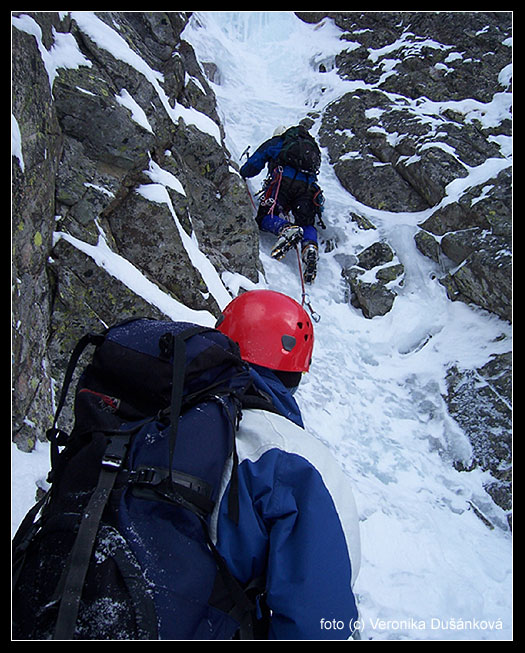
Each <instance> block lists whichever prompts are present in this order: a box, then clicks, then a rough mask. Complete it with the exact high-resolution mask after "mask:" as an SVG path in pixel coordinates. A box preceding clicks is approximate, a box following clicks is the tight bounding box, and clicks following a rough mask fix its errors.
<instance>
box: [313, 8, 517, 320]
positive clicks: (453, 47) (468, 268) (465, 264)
mask: <svg viewBox="0 0 525 653" xmlns="http://www.w3.org/2000/svg"><path fill="white" fill-rule="evenodd" d="M325 16H330V17H331V18H333V20H334V21H335V23H336V24H337V25H338V26H339V27H340V28H341V29H343V30H344V33H343V35H342V37H341V38H342V39H345V40H347V41H348V42H349V47H348V49H347V50H346V51H344V52H342V53H341V54H340V55H338V57H337V58H336V65H337V68H338V72H339V74H340V75H341V77H342V78H343V79H346V80H349V81H359V82H361V81H364V82H366V84H367V87H366V88H363V85H362V84H359V85H358V86H357V87H356V90H355V91H353V92H349V93H347V94H345V95H343V96H342V97H340V98H338V99H337V100H335V101H334V102H333V103H332V104H331V105H330V106H329V107H328V109H327V110H326V111H325V113H324V115H323V124H322V128H321V130H320V138H321V143H322V145H323V146H324V147H326V148H327V151H328V154H329V157H330V162H331V163H332V164H333V166H334V170H335V173H336V175H337V177H338V178H339V180H340V182H341V184H342V185H343V187H344V188H346V189H347V190H348V191H349V192H350V193H351V194H352V195H353V196H354V197H355V198H356V199H357V200H358V201H359V202H361V203H363V204H365V205H366V206H369V207H372V208H375V209H380V210H385V211H393V212H403V211H409V212H417V211H426V210H428V209H432V211H431V213H432V214H431V216H430V217H429V218H427V219H426V220H424V221H422V222H421V224H420V225H419V226H420V228H421V230H420V231H419V232H418V233H417V234H416V236H415V238H416V243H417V245H418V247H419V249H420V251H421V252H422V253H424V254H425V255H426V256H429V257H430V258H432V259H434V260H435V261H439V260H440V259H444V260H446V261H448V260H449V259H450V261H451V262H452V263H454V264H455V265H451V264H449V265H448V266H447V267H448V268H449V270H448V272H447V273H446V274H444V275H443V278H442V283H443V284H444V285H445V286H446V288H447V292H448V294H449V297H450V299H452V300H462V301H465V302H468V303H473V304H476V305H478V306H481V307H482V308H484V309H486V310H488V311H491V312H494V313H496V314H497V315H499V316H500V317H502V318H503V319H505V320H510V319H511V317H512V307H511V250H512V237H511V232H512V213H511V183H512V175H511V168H510V162H509V161H508V160H507V159H506V151H507V148H508V147H509V143H510V138H511V124H510V121H509V120H502V121H501V120H496V119H494V118H493V117H492V116H491V113H490V106H491V105H494V104H496V103H498V102H502V103H503V104H505V102H507V101H510V99H508V100H507V99H506V98H507V96H509V98H510V93H508V91H509V90H510V81H509V79H510V78H509V74H510V65H511V60H512V52H511V47H510V37H511V15H510V14H509V13H508V12H501V13H498V12H454V13H451V14H450V13H449V14H447V13H445V14H442V13H440V12H439V13H435V12H373V13H360V12H337V13H323V12H308V13H307V14H306V13H303V14H300V17H301V18H303V19H305V20H309V21H312V22H314V21H317V20H320V19H321V18H323V17H325ZM436 104H439V105H440V118H441V119H440V120H435V119H434V118H431V117H430V111H426V110H425V106H427V105H428V106H429V107H430V106H432V107H433V108H435V106H436ZM489 167H490V169H491V171H490V172H488V173H487V174H485V175H483V174H482V176H483V177H484V180H483V182H482V183H480V184H474V185H473V186H472V187H471V188H469V190H468V192H467V193H464V194H462V195H461V197H460V198H459V199H456V196H455V194H454V188H453V182H456V183H457V180H461V179H465V178H466V177H467V175H468V174H469V172H470V171H471V170H472V169H474V168H478V169H479V171H480V173H482V169H483V168H485V169H487V168H489ZM492 171H493V172H492Z"/></svg>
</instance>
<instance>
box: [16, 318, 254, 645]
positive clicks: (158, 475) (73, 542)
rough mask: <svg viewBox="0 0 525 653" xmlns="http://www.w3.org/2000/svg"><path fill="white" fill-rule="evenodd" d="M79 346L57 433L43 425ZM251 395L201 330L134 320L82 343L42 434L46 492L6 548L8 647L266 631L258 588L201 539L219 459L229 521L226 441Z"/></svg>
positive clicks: (231, 454)
mask: <svg viewBox="0 0 525 653" xmlns="http://www.w3.org/2000/svg"><path fill="white" fill-rule="evenodd" d="M88 344H93V345H95V347H96V349H95V352H94V354H93V357H92V359H91V363H90V364H89V365H88V366H87V368H86V369H85V370H84V371H83V373H82V375H81V377H80V381H79V383H78V387H77V391H76V396H75V406H74V409H75V415H74V417H75V420H74V427H73V429H72V431H71V433H70V434H66V433H65V432H63V431H61V430H60V429H59V428H58V426H57V420H58V417H59V414H60V412H61V410H62V407H63V405H64V402H65V398H66V394H67V389H68V386H69V385H70V382H71V378H72V375H73V371H74V369H75V366H76V364H77V361H78V358H79V357H80V355H81V353H82V351H83V350H84V348H85V347H86V346H87V345H88ZM252 390H253V388H252V383H251V377H250V374H249V370H248V368H247V365H246V363H244V362H243V361H242V360H241V358H240V355H239V350H238V346H237V345H236V343H234V342H232V341H231V340H230V339H229V338H228V337H227V336H225V335H223V334H222V333H220V332H219V331H217V330H215V329H211V328H206V327H201V326H197V325H192V324H187V323H180V322H168V321H157V320H151V319H139V320H133V321H129V322H126V323H123V324H120V325H117V326H115V327H112V328H110V329H108V330H107V331H106V332H105V333H104V334H102V335H87V336H85V337H84V338H82V340H81V341H80V342H79V343H78V344H77V346H76V348H75V350H74V351H73V353H72V356H71V359H70V363H69V366H68V369H67V371H66V375H65V380H64V385H63V388H62V393H61V396H60V400H59V404H58V408H57V412H56V415H55V420H54V425H53V427H52V428H51V429H49V431H48V432H47V436H48V438H49V440H50V442H51V454H52V455H51V463H52V465H51V472H50V475H49V479H48V480H49V481H50V483H51V489H50V490H49V492H48V493H47V494H46V496H45V497H44V498H43V499H42V500H41V501H40V502H38V503H37V504H36V505H35V506H34V507H33V508H32V509H31V510H30V511H29V512H28V514H27V515H26V517H25V519H24V520H23V522H22V524H21V525H20V527H19V529H18V532H17V533H16V535H15V538H14V540H13V604H12V608H13V638H14V639H62V640H69V639H88V640H91V639H100V640H102V639H114V640H118V639H150V640H151V639H231V638H233V637H241V638H252V637H254V636H255V631H254V628H255V626H256V625H258V626H262V627H263V628H265V627H266V626H265V625H263V622H256V620H255V617H254V610H255V607H254V606H255V603H254V598H255V595H257V594H259V593H261V591H262V590H261V588H260V587H259V586H258V584H257V583H254V584H253V587H250V588H243V587H241V586H240V584H239V583H238V582H237V580H236V579H235V578H234V577H233V576H232V575H231V573H230V572H229V570H228V568H227V566H226V564H225V562H224V560H223V559H222V557H221V556H220V555H219V553H218V551H217V550H216V548H215V546H214V544H213V542H212V539H211V537H210V534H209V530H208V527H209V523H210V516H211V514H212V511H213V509H214V506H215V502H216V500H217V498H218V492H219V487H220V484H221V481H222V478H223V474H224V471H225V469H226V464H227V462H229V461H231V466H232V472H231V478H230V481H229V494H228V495H227V500H228V511H229V512H228V514H229V518H230V519H232V520H233V521H234V522H236V521H237V520H238V510H239V508H238V498H237V494H236V464H237V456H236V452H235V432H236V429H237V428H238V425H239V421H240V419H241V417H242V413H241V409H242V406H243V405H250V401H251V400H250V399H249V398H248V397H249V392H251V391H252ZM253 402H254V403H253V405H254V406H255V405H260V402H264V399H263V398H261V397H258V398H257V397H255V395H254V396H253ZM60 447H63V449H62V450H60ZM170 471H171V473H170ZM257 637H261V633H260V632H259V633H258V634H257Z"/></svg>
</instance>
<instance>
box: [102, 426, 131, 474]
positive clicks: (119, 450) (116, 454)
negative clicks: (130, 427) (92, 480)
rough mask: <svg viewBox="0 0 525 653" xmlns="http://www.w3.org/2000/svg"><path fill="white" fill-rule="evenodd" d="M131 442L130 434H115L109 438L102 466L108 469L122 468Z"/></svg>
mask: <svg viewBox="0 0 525 653" xmlns="http://www.w3.org/2000/svg"><path fill="white" fill-rule="evenodd" d="M128 442H129V436H126V437H123V436H122V435H121V436H115V437H112V438H109V441H108V445H107V447H106V451H105V452H104V455H103V456H102V463H101V464H102V467H103V468H104V469H108V470H113V471H115V470H117V469H120V467H121V466H122V463H123V462H124V458H125V457H126V449H127V446H128Z"/></svg>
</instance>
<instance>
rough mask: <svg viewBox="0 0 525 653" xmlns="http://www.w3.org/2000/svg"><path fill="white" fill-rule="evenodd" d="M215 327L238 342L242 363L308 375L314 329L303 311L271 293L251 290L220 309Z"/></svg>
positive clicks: (289, 299)
mask: <svg viewBox="0 0 525 653" xmlns="http://www.w3.org/2000/svg"><path fill="white" fill-rule="evenodd" d="M216 328H217V329H218V330H219V331H221V332H222V333H225V334H226V335H227V336H229V337H230V338H231V339H232V340H234V341H235V342H237V344H238V345H239V347H240V350H241V356H242V358H243V360H245V361H247V362H248V363H255V365H261V366H263V367H268V368H270V369H272V370H280V371H282V372H307V371H308V369H309V367H310V363H311V362H312V350H313V347H314V329H313V325H312V321H311V319H310V318H309V317H308V314H307V313H306V311H305V310H304V308H303V307H302V306H301V305H300V304H298V303H297V302H296V301H295V300H294V299H292V298H291V297H288V296H287V295H283V294H282V293H279V292H276V291H274V290H251V291H249V292H245V293H243V294H242V295H239V296H238V297H236V298H235V299H234V300H233V301H231V302H230V303H229V304H228V306H226V308H225V309H224V310H223V312H222V316H221V317H220V318H219V320H218V321H217V325H216Z"/></svg>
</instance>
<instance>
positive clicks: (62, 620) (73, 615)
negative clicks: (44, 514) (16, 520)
mask: <svg viewBox="0 0 525 653" xmlns="http://www.w3.org/2000/svg"><path fill="white" fill-rule="evenodd" d="M130 438H131V433H129V432H127V433H121V434H116V435H114V436H113V437H110V438H109V439H108V443H107V447H106V451H105V453H104V456H103V458H102V465H101V469H100V474H99V477H98V483H97V487H96V488H95V491H94V492H93V494H92V495H91V498H90V500H89V503H88V505H87V507H86V509H85V511H84V513H83V515H82V518H81V521H80V526H79V529H78V533H77V536H76V538H75V543H74V545H73V548H72V550H71V553H70V556H69V559H68V561H67V563H66V566H65V567H64V571H63V572H62V576H61V578H60V581H59V583H58V587H57V592H58V593H59V594H60V595H61V598H60V607H59V610H58V617H57V622H56V625H55V632H54V634H53V639H62V640H64V639H68V640H69V639H73V635H74V632H75V626H76V622H77V616H78V610H79V606H80V598H81V596H82V588H83V586H84V581H85V578H86V574H87V570H88V566H89V561H90V559H91V553H92V551H93V544H94V542H95V538H96V536H97V532H98V529H99V525H100V520H101V517H102V513H103V511H104V508H105V507H106V503H107V501H108V499H109V495H110V493H111V491H112V489H113V486H114V484H115V480H116V478H117V472H118V471H119V469H120V467H121V465H122V463H123V462H124V458H125V456H126V451H127V447H128V444H129V441H130Z"/></svg>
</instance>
